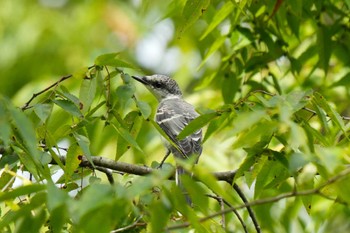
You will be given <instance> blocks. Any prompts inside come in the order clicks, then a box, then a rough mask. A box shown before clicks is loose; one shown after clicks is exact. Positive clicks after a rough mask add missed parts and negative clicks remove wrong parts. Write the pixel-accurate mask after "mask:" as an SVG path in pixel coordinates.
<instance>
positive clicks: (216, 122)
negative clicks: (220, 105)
mask: <svg viewBox="0 0 350 233" xmlns="http://www.w3.org/2000/svg"><path fill="white" fill-rule="evenodd" d="M229 115H230V113H229V112H223V113H222V114H221V116H218V117H217V118H213V119H212V120H211V121H210V122H209V125H208V128H207V130H206V132H205V135H204V137H203V143H204V142H205V141H206V140H208V138H209V137H210V136H211V135H213V134H214V133H215V132H216V131H218V132H219V131H220V128H221V127H222V126H223V125H224V123H225V121H226V119H227V118H228V117H229Z"/></svg>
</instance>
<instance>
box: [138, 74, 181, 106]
mask: <svg viewBox="0 0 350 233" xmlns="http://www.w3.org/2000/svg"><path fill="white" fill-rule="evenodd" d="M132 77H133V78H134V79H135V80H137V81H139V82H140V83H143V84H144V85H145V86H146V87H147V89H148V90H150V91H151V92H152V94H153V95H154V96H155V97H156V98H157V99H158V100H159V101H160V100H162V99H165V98H171V97H181V96H182V93H181V90H180V88H179V86H178V85H177V83H176V82H175V80H174V79H171V78H169V77H168V76H166V75H161V74H154V75H150V76H142V77H139V76H132Z"/></svg>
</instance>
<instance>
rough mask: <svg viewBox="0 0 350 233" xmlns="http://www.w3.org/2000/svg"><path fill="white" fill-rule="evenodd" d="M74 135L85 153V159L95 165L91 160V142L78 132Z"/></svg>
mask: <svg viewBox="0 0 350 233" xmlns="http://www.w3.org/2000/svg"><path fill="white" fill-rule="evenodd" d="M73 135H74V137H75V140H76V141H77V143H78V144H79V146H80V148H81V150H82V151H83V153H84V155H85V157H86V158H87V160H88V161H89V162H90V163H91V164H92V165H93V164H94V163H93V162H92V159H91V156H92V155H91V152H90V140H89V139H88V138H87V137H85V136H83V135H80V134H77V133H76V132H73ZM93 166H94V165H93Z"/></svg>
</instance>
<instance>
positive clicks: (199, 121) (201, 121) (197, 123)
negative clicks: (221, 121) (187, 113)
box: [177, 112, 219, 140]
mask: <svg viewBox="0 0 350 233" xmlns="http://www.w3.org/2000/svg"><path fill="white" fill-rule="evenodd" d="M218 116H219V114H218V113H217V112H211V113H207V114H203V115H200V116H199V117H197V118H196V119H194V120H192V121H191V122H190V123H189V124H188V125H186V127H185V128H184V129H183V130H182V131H181V133H180V134H179V135H178V136H177V138H178V139H179V140H182V139H184V138H185V137H187V136H188V135H190V134H193V133H195V132H196V131H198V130H200V129H201V128H202V127H203V126H205V125H206V124H208V123H209V122H210V121H211V120H213V119H214V118H216V117H218Z"/></svg>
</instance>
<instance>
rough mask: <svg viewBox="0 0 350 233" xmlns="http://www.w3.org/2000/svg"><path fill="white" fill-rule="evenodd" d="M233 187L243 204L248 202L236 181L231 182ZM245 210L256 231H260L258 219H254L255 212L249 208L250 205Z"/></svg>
mask: <svg viewBox="0 0 350 233" xmlns="http://www.w3.org/2000/svg"><path fill="white" fill-rule="evenodd" d="M233 188H234V189H235V191H236V192H237V193H238V195H239V197H240V198H241V199H242V201H243V202H244V203H245V204H247V203H248V200H247V198H246V197H245V195H244V193H243V192H242V190H241V188H240V187H239V186H238V185H237V184H236V183H235V184H233ZM247 210H248V213H249V216H250V218H251V219H252V221H253V224H254V227H255V230H256V232H258V233H260V232H261V230H260V226H259V223H258V220H257V219H256V217H255V214H254V212H253V210H252V208H250V206H247Z"/></svg>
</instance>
